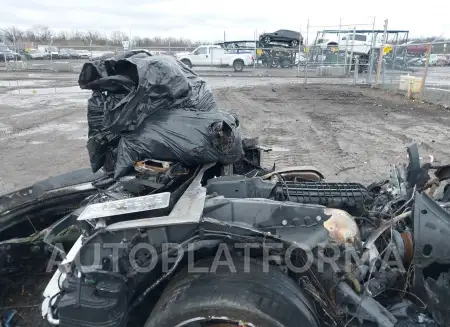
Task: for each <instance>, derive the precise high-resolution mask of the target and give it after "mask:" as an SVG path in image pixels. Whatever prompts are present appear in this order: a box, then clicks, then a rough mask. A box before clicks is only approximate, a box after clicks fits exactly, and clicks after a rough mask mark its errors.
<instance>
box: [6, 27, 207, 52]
mask: <svg viewBox="0 0 450 327" xmlns="http://www.w3.org/2000/svg"><path fill="white" fill-rule="evenodd" d="M0 34H3V36H4V39H5V40H4V41H7V42H9V43H11V44H18V43H23V42H35V43H38V44H39V43H40V44H50V43H52V44H60V43H67V42H69V41H76V42H77V43H81V44H83V45H85V46H89V45H98V46H107V45H112V46H122V42H123V41H129V40H130V36H129V35H127V34H126V33H124V32H122V31H113V32H111V33H109V34H108V35H107V34H102V33H99V32H98V31H94V30H89V31H86V32H84V31H78V30H74V31H71V32H69V31H60V32H55V31H52V30H51V29H50V28H49V27H48V26H45V25H36V26H33V27H32V28H30V29H28V30H21V29H19V28H17V27H15V26H11V27H8V28H3V29H0ZM200 43H201V42H194V41H191V40H187V39H183V38H174V37H169V38H162V37H152V38H150V37H140V36H134V37H133V36H132V44H133V45H134V46H136V47H158V46H159V47H168V46H171V47H192V46H197V45H199V44H200Z"/></svg>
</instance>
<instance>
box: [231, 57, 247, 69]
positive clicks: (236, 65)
mask: <svg viewBox="0 0 450 327" xmlns="http://www.w3.org/2000/svg"><path fill="white" fill-rule="evenodd" d="M244 66H245V64H244V61H243V60H242V59H236V60H235V61H233V68H234V71H235V72H241V71H243V70H244Z"/></svg>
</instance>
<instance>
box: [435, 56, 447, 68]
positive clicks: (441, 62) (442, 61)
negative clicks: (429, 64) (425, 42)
mask: <svg viewBox="0 0 450 327" xmlns="http://www.w3.org/2000/svg"><path fill="white" fill-rule="evenodd" d="M449 65H450V61H449V60H448V58H447V56H446V55H437V56H436V62H435V66H441V67H442V66H449Z"/></svg>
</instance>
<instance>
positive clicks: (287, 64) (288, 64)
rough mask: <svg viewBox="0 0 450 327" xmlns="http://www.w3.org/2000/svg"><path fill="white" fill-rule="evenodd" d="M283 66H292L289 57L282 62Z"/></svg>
mask: <svg viewBox="0 0 450 327" xmlns="http://www.w3.org/2000/svg"><path fill="white" fill-rule="evenodd" d="M280 66H281V68H290V67H291V61H290V60H289V59H283V60H282V61H281V63H280Z"/></svg>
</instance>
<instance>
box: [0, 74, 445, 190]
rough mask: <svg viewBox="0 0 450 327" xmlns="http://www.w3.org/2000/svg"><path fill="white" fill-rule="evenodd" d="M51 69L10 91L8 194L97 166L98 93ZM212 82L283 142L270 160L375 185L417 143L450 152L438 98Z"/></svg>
mask: <svg viewBox="0 0 450 327" xmlns="http://www.w3.org/2000/svg"><path fill="white" fill-rule="evenodd" d="M49 76H50V77H48V76H47V77H46V79H45V80H42V81H40V80H37V81H36V80H35V81H34V83H35V84H34V85H33V81H26V80H22V81H18V82H17V83H18V85H24V88H25V86H27V87H28V89H26V88H25V89H23V90H22V92H21V95H11V94H8V91H7V90H6V89H5V88H3V91H2V94H0V97H1V98H0V113H1V117H2V119H1V120H0V149H1V152H2V174H0V193H5V192H9V191H12V190H14V189H16V188H19V187H24V186H26V185H29V184H31V183H33V182H36V181H38V180H40V179H43V178H45V177H47V176H49V175H53V174H59V173H63V172H66V171H69V170H72V169H75V168H79V167H82V166H88V165H89V160H88V156H87V151H86V148H85V144H86V140H87V136H86V135H87V121H86V99H87V98H88V97H89V92H86V91H81V90H79V89H78V88H77V86H76V81H75V79H74V78H73V76H72V77H67V78H65V77H64V75H61V76H62V77H60V79H59V80H55V79H53V80H52V79H51V75H49ZM207 80H208V82H209V84H210V85H211V87H212V88H213V90H214V94H215V96H216V100H217V101H218V103H219V105H220V107H221V108H223V109H225V110H229V111H233V112H236V113H237V114H238V115H239V117H240V119H241V124H242V127H243V130H244V132H245V134H246V135H247V136H259V137H260V143H261V144H262V145H265V146H271V147H273V150H274V151H272V152H270V153H267V154H265V156H264V159H263V160H264V162H265V164H266V165H270V166H271V165H272V164H273V162H275V163H276V165H277V166H278V167H281V166H288V165H289V166H291V165H315V166H317V168H319V169H320V170H322V171H323V173H324V174H325V176H326V177H327V178H328V179H330V180H341V181H350V180H352V181H359V182H363V183H368V182H372V181H373V180H374V179H377V178H380V177H382V176H383V174H385V173H386V172H387V169H388V166H389V165H390V164H393V163H395V162H397V161H398V157H399V156H402V155H404V153H405V150H404V149H405V145H406V144H408V143H409V142H411V141H416V142H418V143H419V147H420V150H421V153H422V154H423V155H424V156H425V155H428V154H431V155H433V156H434V157H435V160H438V161H441V162H446V161H448V159H449V158H450V148H449V147H448V140H449V137H450V129H449V128H448V126H450V116H449V112H448V111H447V110H445V109H443V108H439V107H436V106H434V105H428V104H425V103H418V102H417V101H416V102H413V101H407V100H405V99H404V98H403V97H401V96H397V95H391V94H388V93H385V92H383V91H378V90H372V89H369V88H356V89H355V88H353V87H349V86H346V85H325V84H308V85H307V88H305V87H304V85H303V84H302V83H300V81H299V80H298V79H297V80H296V79H295V78H294V79H273V78H272V79H242V78H240V79H239V78H236V79H233V78H223V77H216V78H213V77H211V78H207ZM27 82H28V83H27ZM13 84H14V83H13ZM39 87H44V88H45V90H47V91H48V92H44V94H42V92H41V91H42V90H44V89H39ZM55 87H56V88H55ZM33 90H34V91H33ZM45 93H47V94H45Z"/></svg>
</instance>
